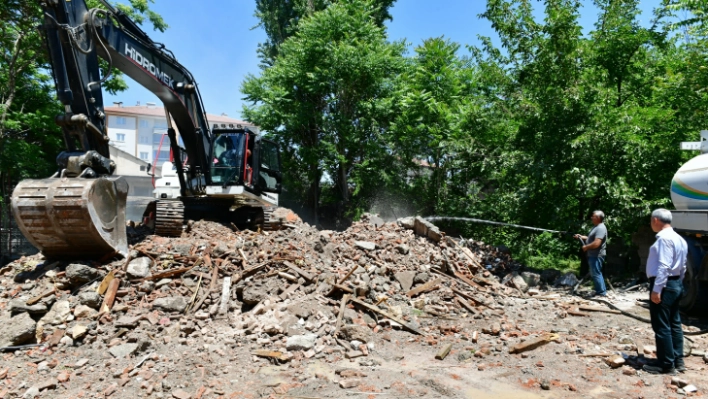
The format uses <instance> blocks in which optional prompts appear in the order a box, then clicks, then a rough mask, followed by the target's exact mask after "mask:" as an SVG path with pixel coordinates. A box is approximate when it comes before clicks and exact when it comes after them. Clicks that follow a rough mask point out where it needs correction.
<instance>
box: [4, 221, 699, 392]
mask: <svg viewBox="0 0 708 399" xmlns="http://www.w3.org/2000/svg"><path fill="white" fill-rule="evenodd" d="M367 223H368V224H367ZM210 229H211V230H210ZM427 229H430V230H431V231H426V229H422V230H421V228H420V226H417V227H416V226H414V225H413V224H412V222H411V223H409V224H408V225H407V224H406V223H399V224H398V225H395V224H391V223H389V224H386V225H381V224H377V222H376V221H368V222H366V221H365V222H362V223H361V224H355V226H353V228H352V229H350V231H347V232H344V233H334V232H325V233H324V234H323V232H318V231H316V230H314V229H312V228H310V227H309V226H306V225H303V224H301V223H294V227H293V228H291V229H290V230H289V231H287V232H274V233H271V234H264V233H257V234H258V236H256V233H243V232H229V231H226V230H219V228H215V227H213V226H206V227H205V228H204V229H202V230H199V229H198V228H194V229H193V230H192V231H191V232H187V233H184V234H183V236H182V237H181V238H179V239H173V240H172V241H169V242H168V241H166V240H165V239H163V238H160V237H152V236H150V237H148V238H145V237H142V238H140V240H138V241H136V243H135V244H134V246H133V248H134V250H135V251H136V252H139V253H143V254H146V255H149V256H138V255H139V254H138V253H133V254H132V255H135V256H131V258H133V259H130V258H129V259H115V260H112V261H108V262H103V263H101V264H97V263H96V262H94V263H90V265H91V267H93V268H95V269H97V270H99V271H103V273H102V274H99V275H98V276H95V277H94V281H89V282H86V281H84V280H80V279H79V277H76V271H75V270H76V269H78V267H77V266H71V265H70V264H68V262H63V263H62V262H59V263H53V264H52V266H53V267H54V269H52V270H53V272H51V271H52V270H50V272H47V271H46V270H42V273H39V274H37V273H36V271H37V270H39V269H41V266H42V265H44V264H47V263H49V260H44V259H42V258H41V257H36V258H29V259H23V260H20V261H18V262H14V263H13V264H9V265H5V266H4V267H2V268H0V322H1V323H3V325H5V326H6V327H5V328H3V330H4V332H0V346H21V345H29V346H30V347H21V348H19V349H8V350H7V351H5V352H4V353H0V356H2V361H1V362H0V398H20V397H22V398H33V397H39V398H103V397H111V398H135V397H146V398H178V399H183V398H302V399H305V398H313V399H314V398H341V397H351V398H371V399H373V398H475V399H479V398H647V399H648V398H679V397H682V396H692V397H702V396H704V392H705V391H706V389H708V377H707V375H708V374H707V373H706V360H705V359H706V358H705V351H706V350H707V349H708V340H707V339H706V336H687V339H690V341H688V340H687V341H686V343H687V346H688V347H690V348H691V353H690V354H688V353H687V354H688V355H689V356H688V357H686V358H685V361H686V366H687V368H688V370H687V371H686V372H685V373H682V374H679V375H678V376H677V377H672V376H667V375H651V374H647V373H644V372H642V371H641V366H642V365H643V364H644V363H645V362H646V360H647V359H650V358H651V357H653V356H654V355H653V348H652V346H653V344H654V340H653V333H652V331H651V327H650V326H649V324H647V323H645V322H642V321H639V320H636V319H634V318H631V317H628V316H626V315H624V314H619V313H616V312H615V313H608V312H613V310H612V309H610V308H609V307H608V306H606V305H604V304H602V303H598V302H594V301H590V300H588V299H584V295H581V294H583V293H586V291H587V289H586V290H585V291H583V290H582V289H581V291H580V294H578V293H575V294H571V293H570V290H571V288H570V287H567V286H566V287H564V286H562V284H561V285H559V284H558V282H559V281H560V280H559V279H558V278H556V281H554V282H549V283H547V282H543V281H538V282H537V283H535V282H534V278H538V277H534V276H531V277H530V278H531V284H528V286H523V283H522V282H521V280H519V278H520V273H522V272H523V265H517V264H515V263H514V262H513V259H511V257H509V256H506V257H505V256H502V255H501V252H499V251H498V250H497V249H494V248H491V247H489V246H485V245H484V244H483V243H469V242H468V243H464V244H465V247H466V248H469V249H470V252H471V253H472V256H469V255H467V257H465V256H466V253H467V251H464V250H462V249H461V248H462V247H457V246H455V245H457V244H454V245H453V244H450V242H448V244H450V246H447V244H445V238H444V235H443V237H439V236H435V231H434V228H433V227H432V226H427ZM244 234H247V235H244ZM230 235H233V236H230ZM215 237H216V238H218V240H216V241H215ZM239 237H242V238H246V239H250V240H251V241H253V242H258V243H259V245H257V246H256V245H253V246H249V245H245V246H243V247H239V246H234V245H232V243H233V242H239ZM293 237H296V238H297V240H295V239H293ZM323 237H324V238H323ZM431 237H432V238H431ZM200 240H202V241H203V243H200V242H198V241H200ZM258 240H261V241H258ZM359 240H361V241H359ZM366 240H369V241H366ZM210 241H213V242H211V244H210ZM242 241H243V240H242ZM318 242H319V243H320V244H321V245H319V246H318ZM362 242H363V243H362ZM367 242H370V243H376V246H375V248H374V247H373V246H372V247H368V246H367V245H368V244H365V243H367ZM387 242H388V243H389V244H390V245H389V244H387ZM148 244H149V245H148ZM182 244H184V245H187V246H188V247H187V248H185V249H184V251H183V254H182V255H175V256H173V257H171V258H169V257H167V256H166V254H173V253H174V254H176V253H178V252H179V251H180V250H179V245H182ZM222 244H224V247H223V248H221V249H220V250H217V249H218V248H219V247H220V245H222ZM473 244H474V245H473ZM328 245H331V246H330V247H329V248H328ZM210 246H211V248H212V249H210V250H208V251H205V248H209V247H210ZM402 246H403V247H402ZM163 247H164V251H163V250H162V249H160V248H163ZM345 247H346V248H345ZM135 248H137V249H135ZM195 248H196V250H195ZM239 249H240V250H241V251H239ZM200 251H204V252H200ZM286 252H287V254H286ZM261 253H263V254H261ZM296 254H297V256H296ZM357 254H359V255H361V256H360V257H359V258H357ZM438 254H439V255H440V256H438ZM259 255H260V256H259ZM286 255H287V256H286ZM170 256H172V255H170ZM180 256H181V258H180ZM456 256H457V257H456ZM190 257H191V258H190ZM142 258H151V260H152V262H148V263H149V271H148V273H149V274H147V275H146V277H141V278H137V277H138V276H136V275H132V276H131V274H130V273H137V271H136V267H137V266H130V267H128V264H129V263H130V262H133V261H135V260H136V259H142ZM153 258H154V259H153ZM168 258H169V261H170V262H172V263H170V264H169V265H163V266H164V267H163V268H160V267H159V265H160V264H161V262H162V263H165V262H166V261H167V260H168ZM284 258H288V259H290V261H288V262H291V263H290V266H288V264H287V263H285V262H286V260H284ZM362 258H363V259H365V261H361V259H362ZM190 259H198V261H191V260H190ZM298 259H299V261H298ZM217 260H221V261H220V262H219V261H217ZM145 261H147V259H145ZM269 261H270V263H269V264H268V262H269ZM179 262H182V264H176V263H179ZM190 262H192V263H190ZM464 262H469V264H464V268H465V271H469V272H470V273H468V275H467V277H465V275H464V273H462V274H461V271H462V270H461V269H460V265H461V264H463V263H464ZM86 263H88V262H86ZM189 264H192V265H193V266H192V268H193V269H194V270H191V269H190V270H189V271H187V272H181V271H180V270H182V269H180V267H181V266H183V265H189ZM208 264H212V266H211V267H208ZM266 264H267V265H266ZM274 264H278V265H279V266H278V267H275V266H273V265H274ZM354 264H360V265H361V267H353V266H352V265H354ZM377 264H378V266H377ZM492 264H494V265H492ZM254 265H256V266H254ZM259 265H265V266H259ZM295 265H298V266H299V267H298V266H295ZM199 267H203V272H198V273H195V272H194V271H195V270H197V269H198V268H199ZM256 267H259V268H260V269H258V270H255V269H256ZM131 268H132V269H131ZM352 269H354V271H353V272H352V273H349V271H351V270H352ZM111 270H116V272H114V275H115V276H116V278H121V279H122V280H121V281H122V282H121V284H120V287H119V289H118V290H117V291H116V295H115V303H112V304H110V306H109V308H108V311H107V312H106V311H105V309H104V308H103V305H105V304H106V303H105V300H106V297H107V296H110V295H111V294H110V289H109V290H108V291H105V292H104V293H103V294H101V295H100V297H98V298H93V296H95V294H93V292H94V291H99V292H100V286H99V283H101V282H102V281H105V280H106V275H107V273H108V272H109V271H111ZM131 270H132V271H131ZM175 270H177V271H180V274H175V275H172V276H169V277H166V278H158V277H159V276H160V275H164V274H165V271H167V272H174V271H175ZM357 270H359V272H358V273H357ZM361 270H363V272H362V271H361ZM421 270H422V271H424V272H421ZM117 271H120V272H117ZM138 271H139V270H138ZM22 272H25V273H28V272H29V273H32V272H35V274H34V275H30V274H27V275H26V276H28V278H24V277H23V278H19V277H18V276H23V275H21V274H20V273H22ZM406 272H410V275H406V274H405V273H406ZM161 273H162V274H161ZM249 273H255V274H254V275H253V276H252V277H246V276H247V275H248V274H249ZM328 273H331V276H329V277H327V276H328ZM401 273H403V274H401ZM414 274H415V278H413V277H412V276H413V275H414ZM424 274H425V275H424ZM349 275H350V276H351V277H349ZM150 276H157V277H156V278H154V279H151V277H150ZM209 276H211V277H212V279H211V280H209V278H208V277H209ZM214 276H216V278H213V277H214ZM345 276H347V277H345ZM406 276H409V279H411V280H413V283H412V284H411V285H410V286H407V285H408V282H406V281H407V280H406V279H407V277H406ZM528 276H529V275H528V274H526V275H525V277H528ZM227 278H228V279H227ZM342 279H344V280H345V281H342ZM377 279H378V280H377ZM561 280H562V279H561ZM77 282H78V283H77ZM148 282H149V283H150V284H152V286H151V285H150V284H148ZM52 285H53V288H51V289H50V291H47V288H48V287H51V286H52ZM109 285H110V284H109ZM337 285H339V286H340V287H341V286H344V289H342V290H340V289H339V288H337ZM116 286H118V284H116ZM209 286H211V287H209ZM222 286H223V287H224V290H223V293H222ZM347 289H348V290H350V291H351V294H347ZM416 289H418V291H419V292H414V291H415V290H416ZM47 293H49V294H50V295H46V294H47ZM261 293H262V294H263V295H261ZM42 294H45V295H46V296H45V297H43V298H41V299H40V300H39V301H38V302H34V301H32V298H36V297H38V296H42ZM647 296H648V294H647V292H646V291H643V292H642V291H641V288H640V291H632V292H630V293H619V292H617V293H614V294H613V295H612V297H611V298H610V300H609V301H610V302H611V303H612V304H613V305H614V306H616V307H617V308H619V309H623V310H625V311H627V312H630V313H632V314H635V315H638V316H643V317H648V310H647V309H646V308H645V307H644V306H642V305H643V304H645V301H643V300H644V299H645V298H646V297H647ZM182 297H184V298H186V299H185V301H186V303H187V304H188V306H186V308H182V307H181V306H180V303H177V304H176V305H175V304H174V303H172V302H170V303H169V304H166V302H169V301H168V300H172V299H174V298H182ZM201 298H204V301H200V299H201ZM350 298H354V300H350ZM357 298H358V299H357ZM96 300H98V302H99V304H96ZM27 302H30V303H36V305H31V306H36V308H32V307H30V305H26V303H27ZM177 302H179V301H177ZM343 303H344V305H342V304H343ZM362 303H363V304H362ZM195 304H198V306H197V305H195ZM202 304H203V305H202ZM25 305H26V306H25ZM39 305H44V307H43V308H42V307H41V306H39ZM94 305H95V306H94ZM195 306H196V308H195ZM200 306H203V308H201V309H200V308H199V307H200ZM223 306H226V307H227V308H228V310H227V311H223ZM220 307H222V309H219V308H220ZM371 307H373V308H374V309H375V310H371ZM62 309H64V310H62ZM389 316H390V317H389ZM394 319H395V320H394ZM23 323H24V325H26V326H27V328H26V331H20V332H17V329H18V328H20V327H18V326H22V325H23ZM33 323H34V324H33ZM20 329H22V328H20ZM698 329H699V328H698V327H696V326H685V330H687V331H696V330H698ZM28 333H29V336H28ZM3 334H4V335H3ZM23 334H24V335H23ZM20 336H22V337H23V338H22V339H20V338H19V337H20ZM3 340H4V341H3ZM532 341H541V343H540V344H539V346H537V347H535V348H533V349H528V350H525V351H524V350H523V348H521V349H520V346H524V344H528V343H529V342H532ZM3 342H8V343H10V345H7V343H3ZM448 344H449V345H451V349H450V351H449V353H448V354H446V355H445V356H439V357H441V358H442V359H441V360H440V359H436V355H437V354H438V352H440V351H441V350H442V349H444V348H445V347H446V346H447V345H448ZM513 352H520V353H513ZM687 352H688V351H687Z"/></svg>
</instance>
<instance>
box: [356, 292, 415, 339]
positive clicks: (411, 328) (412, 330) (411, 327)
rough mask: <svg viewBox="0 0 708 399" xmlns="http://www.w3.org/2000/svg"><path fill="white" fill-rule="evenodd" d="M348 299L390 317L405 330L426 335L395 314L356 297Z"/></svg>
mask: <svg viewBox="0 0 708 399" xmlns="http://www.w3.org/2000/svg"><path fill="white" fill-rule="evenodd" d="M350 301H352V302H354V303H356V304H358V305H361V306H363V307H365V308H366V309H369V310H371V311H372V312H376V313H378V314H380V315H382V316H384V317H386V318H388V319H391V320H393V321H395V322H396V323H398V324H400V325H401V326H403V327H404V328H405V329H406V330H409V331H411V332H414V333H416V334H418V335H423V336H425V335H426V334H425V333H423V332H422V331H419V330H418V329H416V328H415V327H413V326H410V325H409V324H408V323H406V322H405V321H403V320H401V319H399V318H397V317H396V316H393V315H391V314H388V313H387V312H385V311H383V310H382V309H379V308H377V307H376V306H373V305H369V304H368V303H366V302H363V301H360V300H358V299H356V298H351V299H350Z"/></svg>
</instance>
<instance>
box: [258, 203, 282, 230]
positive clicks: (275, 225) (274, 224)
mask: <svg viewBox="0 0 708 399" xmlns="http://www.w3.org/2000/svg"><path fill="white" fill-rule="evenodd" d="M275 210H276V207H274V206H268V207H263V231H275V230H280V229H282V228H283V221H282V220H280V219H278V218H276V217H275V215H274V214H273V212H275Z"/></svg>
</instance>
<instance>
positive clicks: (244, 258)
mask: <svg viewBox="0 0 708 399" xmlns="http://www.w3.org/2000/svg"><path fill="white" fill-rule="evenodd" d="M238 253H239V255H241V259H243V267H244V268H246V265H248V258H247V257H246V254H245V253H244V252H243V249H241V248H239V249H238Z"/></svg>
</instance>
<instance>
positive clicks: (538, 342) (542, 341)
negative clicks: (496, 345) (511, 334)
mask: <svg viewBox="0 0 708 399" xmlns="http://www.w3.org/2000/svg"><path fill="white" fill-rule="evenodd" d="M558 338H559V336H558V335H557V334H545V335H543V336H540V337H537V338H533V339H530V340H528V341H524V342H521V343H518V344H516V345H514V346H513V347H511V349H509V353H521V352H526V351H530V350H534V349H536V348H538V347H540V346H543V345H546V344H547V343H549V342H551V341H553V340H556V339H558Z"/></svg>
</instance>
